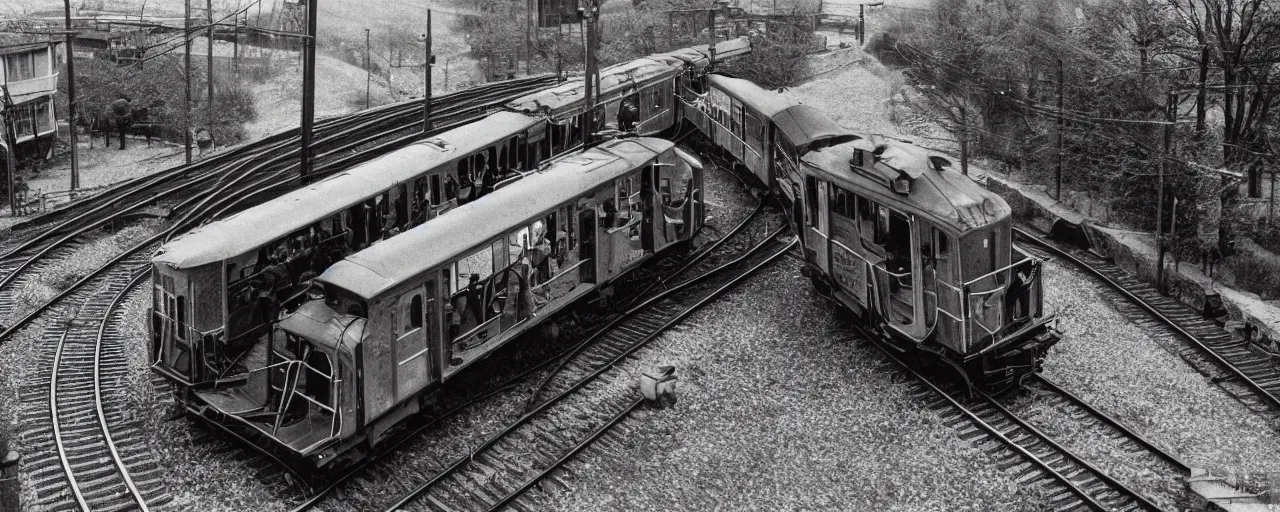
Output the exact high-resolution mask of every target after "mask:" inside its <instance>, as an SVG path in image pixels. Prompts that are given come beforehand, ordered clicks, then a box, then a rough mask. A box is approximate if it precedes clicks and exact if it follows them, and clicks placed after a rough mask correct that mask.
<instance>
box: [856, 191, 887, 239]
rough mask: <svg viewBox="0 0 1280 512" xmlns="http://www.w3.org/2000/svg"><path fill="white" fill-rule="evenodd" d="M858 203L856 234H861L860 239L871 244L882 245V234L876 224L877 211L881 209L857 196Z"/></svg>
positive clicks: (868, 200)
mask: <svg viewBox="0 0 1280 512" xmlns="http://www.w3.org/2000/svg"><path fill="white" fill-rule="evenodd" d="M857 201H858V205H857V208H858V232H859V233H861V234H862V238H863V239H864V240H866V241H868V242H871V243H873V244H883V243H884V234H883V232H882V231H880V230H879V229H878V228H879V223H878V222H876V219H877V215H878V214H879V211H880V210H882V209H883V207H881V206H880V205H878V204H875V203H874V202H872V201H871V200H870V199H867V198H865V197H861V196H859V197H858V198H857Z"/></svg>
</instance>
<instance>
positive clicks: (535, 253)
mask: <svg viewBox="0 0 1280 512" xmlns="http://www.w3.org/2000/svg"><path fill="white" fill-rule="evenodd" d="M529 245H530V247H531V249H530V259H531V263H532V264H533V278H532V280H531V282H530V285H532V286H537V285H539V284H542V283H545V282H547V280H548V279H551V276H552V273H551V241H550V240H548V239H547V225H546V224H545V223H543V221H536V222H534V223H533V242H532V243H531V244H529Z"/></svg>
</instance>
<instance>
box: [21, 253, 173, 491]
mask: <svg viewBox="0 0 1280 512" xmlns="http://www.w3.org/2000/svg"><path fill="white" fill-rule="evenodd" d="M133 263H141V262H133ZM128 268H137V267H136V266H129V267H121V268H119V269H118V271H116V272H112V273H110V274H108V275H105V276H103V277H102V278H100V279H97V280H95V281H94V282H93V283H92V284H93V286H92V287H86V288H85V290H86V291H85V292H83V293H79V294H76V295H75V296H73V297H70V299H72V302H73V303H75V304H76V305H75V306H74V307H73V308H68V309H73V310H71V311H66V313H67V314H66V315H65V316H64V317H63V320H61V321H60V322H57V323H53V324H51V325H49V326H48V327H47V328H46V329H45V331H44V334H43V338H44V341H45V342H46V343H45V350H46V351H48V352H50V353H49V354H45V355H44V356H45V357H46V358H49V359H50V361H49V365H48V374H47V375H46V376H41V379H42V380H44V379H47V381H48V384H47V386H44V391H45V393H43V394H39V393H35V392H34V390H30V391H29V392H28V393H26V394H25V396H24V397H23V398H24V399H23V401H24V409H25V414H24V418H27V419H34V418H31V417H32V416H38V417H39V420H40V421H37V422H26V423H27V424H28V425H30V427H29V429H28V430H27V431H25V432H23V437H24V441H25V442H24V444H26V445H28V446H34V447H36V448H37V449H39V451H38V452H37V453H40V455H37V456H35V457H33V458H32V459H31V460H30V461H29V462H27V467H28V468H29V471H30V472H31V473H32V475H33V477H34V479H35V484H36V489H35V490H36V494H37V497H38V499H39V500H40V503H41V504H42V505H43V506H45V507H46V508H48V509H51V510H63V509H78V510H85V511H88V510H144V511H145V510H149V506H150V505H152V504H162V503H165V502H167V501H169V500H170V499H171V498H172V496H171V495H170V494H169V492H168V490H167V489H166V487H165V484H164V480H163V474H162V472H161V471H160V468H158V467H157V466H155V464H154V463H152V462H151V460H150V459H151V455H150V452H149V448H148V446H147V442H146V439H145V436H144V434H143V432H142V431H141V430H140V429H139V428H138V427H137V426H136V425H135V424H132V423H130V422H128V421H126V419H125V417H126V415H125V414H124V410H123V409H124V408H123V407H122V405H121V404H120V402H121V400H122V394H123V392H122V391H121V388H122V387H123V385H124V384H123V382H122V381H123V379H124V378H125V376H126V375H127V374H128V371H129V370H128V367H127V361H126V359H125V354H124V350H125V349H124V345H125V343H126V340H124V339H122V338H121V336H120V334H119V329H120V324H121V322H122V321H123V312H122V311H120V310H119V306H120V305H121V303H122V302H123V301H124V300H125V299H126V298H127V296H128V293H129V291H130V290H133V289H134V288H135V287H136V286H137V285H138V284H140V283H141V282H142V281H144V280H145V278H146V274H145V273H141V272H136V273H131V272H130V271H129V270H128ZM88 290H92V291H88ZM41 404H42V406H41ZM37 411H38V412H37Z"/></svg>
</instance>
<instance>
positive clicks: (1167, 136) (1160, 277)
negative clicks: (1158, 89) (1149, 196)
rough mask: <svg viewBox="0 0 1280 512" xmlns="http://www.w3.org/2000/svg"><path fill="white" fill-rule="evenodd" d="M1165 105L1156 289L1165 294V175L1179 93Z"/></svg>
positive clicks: (1168, 99) (1158, 209)
mask: <svg viewBox="0 0 1280 512" xmlns="http://www.w3.org/2000/svg"><path fill="white" fill-rule="evenodd" d="M1167 102H1168V103H1167V105H1165V120H1166V121H1167V124H1165V125H1164V153H1162V154H1161V155H1160V171H1159V174H1158V176H1159V177H1158V178H1157V180H1156V187H1157V190H1156V289H1157V290H1159V291H1160V293H1162V294H1163V293H1164V292H1165V287H1164V252H1165V240H1164V174H1165V166H1166V165H1168V162H1169V146H1171V145H1173V122H1174V117H1175V116H1176V115H1177V112H1178V93H1176V92H1173V91H1169V94H1168V97H1167Z"/></svg>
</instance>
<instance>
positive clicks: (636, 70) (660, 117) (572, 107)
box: [506, 37, 751, 150]
mask: <svg viewBox="0 0 1280 512" xmlns="http://www.w3.org/2000/svg"><path fill="white" fill-rule="evenodd" d="M750 49H751V46H750V42H749V41H748V40H747V38H745V37H743V38H737V39H731V40H728V41H721V42H719V43H716V45H715V46H708V45H702V46H695V47H690V48H682V49H679V50H674V51H671V52H666V53H657V54H653V55H649V56H647V57H642V58H639V59H635V60H632V61H628V62H623V63H620V64H615V65H613V66H609V67H607V68H605V69H603V70H601V71H600V81H599V89H598V90H597V91H596V92H595V98H594V99H593V101H592V103H593V106H592V108H591V109H588V108H587V104H586V101H585V100H586V97H585V96H586V91H585V87H586V84H585V82H584V81H581V80H573V81H569V82H565V83H563V84H560V85H558V86H556V87H552V88H549V89H545V90H542V91H538V92H534V93H530V94H528V95H526V96H523V97H521V98H518V99H516V100H514V101H512V102H510V103H508V104H507V105H506V107H507V108H508V109H510V110H512V111H515V112H523V113H526V114H530V115H533V114H543V115H545V116H546V117H547V119H548V122H549V123H550V125H549V126H548V129H547V131H548V133H549V136H548V137H547V139H546V140H545V141H544V145H546V147H547V148H548V149H549V150H553V149H572V148H574V147H577V146H580V145H581V144H582V125H583V124H584V123H587V122H592V123H593V124H592V125H591V132H592V133H597V132H604V131H606V130H621V131H628V132H634V133H636V134H638V135H646V136H647V135H657V134H661V133H663V132H665V131H667V130H669V129H671V128H672V127H674V126H676V125H677V124H678V122H679V121H680V120H681V119H682V113H681V110H680V108H679V107H680V104H679V103H678V102H677V101H678V100H679V99H680V98H686V99H692V97H691V96H690V95H691V94H693V93H696V92H702V91H703V90H705V84H704V82H705V80H706V76H707V72H708V71H709V70H710V69H711V65H712V64H714V63H715V62H718V61H721V60H724V59H728V58H732V57H736V56H739V55H742V54H744V53H747V52H749V51H750ZM623 102H630V103H631V105H633V106H635V108H636V110H637V119H635V120H633V124H634V125H633V126H624V125H625V124H626V123H624V122H623V121H622V120H621V119H620V118H619V112H620V111H621V108H620V107H621V105H622V104H623ZM588 110H591V111H592V112H593V113H594V115H593V116H590V117H591V119H590V121H589V120H588V115H587V111H588Z"/></svg>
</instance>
